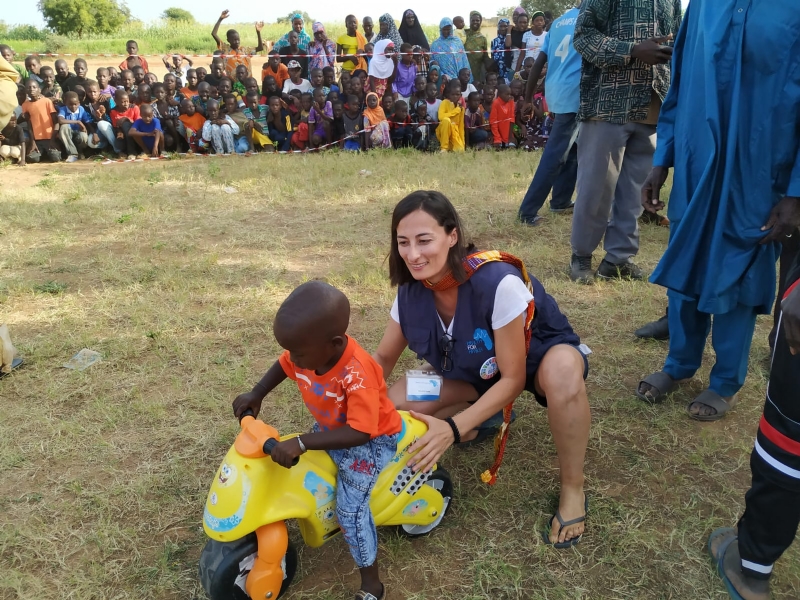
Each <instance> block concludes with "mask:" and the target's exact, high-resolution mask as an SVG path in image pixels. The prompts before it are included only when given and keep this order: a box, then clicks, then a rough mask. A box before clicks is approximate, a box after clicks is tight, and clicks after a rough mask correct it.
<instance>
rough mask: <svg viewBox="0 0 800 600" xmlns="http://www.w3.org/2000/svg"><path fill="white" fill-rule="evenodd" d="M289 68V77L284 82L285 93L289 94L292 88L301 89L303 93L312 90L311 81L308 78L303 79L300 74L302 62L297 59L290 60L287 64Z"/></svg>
mask: <svg viewBox="0 0 800 600" xmlns="http://www.w3.org/2000/svg"><path fill="white" fill-rule="evenodd" d="M287 69H288V70H289V79H287V80H286V81H284V82H283V93H284V94H288V93H289V92H291V91H292V90H300V91H301V92H302V93H306V92H310V91H311V90H312V87H311V82H310V81H309V80H308V79H303V78H302V77H301V76H300V73H301V72H302V69H301V68H300V63H299V62H297V61H296V60H290V61H289V64H288V65H287Z"/></svg>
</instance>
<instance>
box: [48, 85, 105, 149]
mask: <svg viewBox="0 0 800 600" xmlns="http://www.w3.org/2000/svg"><path fill="white" fill-rule="evenodd" d="M58 124H59V125H60V126H61V127H59V130H58V135H59V138H60V139H61V143H62V144H64V148H65V149H66V151H67V162H68V163H73V162H75V161H76V160H78V158H79V155H80V158H83V151H84V150H85V149H86V147H87V146H89V147H91V148H97V147H98V146H99V145H100V137H99V136H98V135H97V130H96V128H95V125H94V120H93V119H92V115H90V114H89V113H88V112H86V110H85V109H84V108H83V107H82V106H81V104H80V100H79V99H78V94H77V93H75V92H67V93H65V94H64V105H63V106H62V107H61V108H59V109H58Z"/></svg>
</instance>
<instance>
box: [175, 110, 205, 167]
mask: <svg viewBox="0 0 800 600" xmlns="http://www.w3.org/2000/svg"><path fill="white" fill-rule="evenodd" d="M179 119H180V121H181V123H183V128H184V135H185V136H186V143H187V144H189V153H190V154H191V153H193V152H197V151H198V150H200V149H201V147H202V142H203V125H204V124H205V122H206V118H205V117H204V116H203V115H201V114H200V113H199V112H197V109H196V108H195V106H194V102H192V101H191V100H190V99H189V98H184V99H183V100H181V116H180V117H179Z"/></svg>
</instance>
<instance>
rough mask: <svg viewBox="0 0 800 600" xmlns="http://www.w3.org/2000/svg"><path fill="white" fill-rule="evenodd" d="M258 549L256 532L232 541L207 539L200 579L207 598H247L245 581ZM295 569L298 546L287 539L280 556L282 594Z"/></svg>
mask: <svg viewBox="0 0 800 600" xmlns="http://www.w3.org/2000/svg"><path fill="white" fill-rule="evenodd" d="M257 552H258V542H257V540H256V535H255V534H254V533H251V534H250V535H247V536H245V537H243V538H241V539H239V540H236V541H235V542H218V541H216V540H208V543H207V544H206V545H205V548H203V552H202V553H201V554H200V582H201V583H202V584H203V589H204V590H205V591H206V594H208V597H209V598H210V600H247V599H248V598H249V596H248V595H247V593H246V592H245V591H244V582H245V580H246V579H247V575H248V573H250V569H251V568H252V566H253V559H255V557H256V553H257ZM295 571H297V550H296V549H295V547H294V546H293V545H292V543H291V542H289V547H288V548H287V549H286V555H285V556H284V557H283V584H282V585H281V591H280V593H279V594H278V598H280V597H281V596H283V594H284V592H285V591H286V589H287V588H288V587H289V585H290V584H291V583H292V579H293V578H294V574H295Z"/></svg>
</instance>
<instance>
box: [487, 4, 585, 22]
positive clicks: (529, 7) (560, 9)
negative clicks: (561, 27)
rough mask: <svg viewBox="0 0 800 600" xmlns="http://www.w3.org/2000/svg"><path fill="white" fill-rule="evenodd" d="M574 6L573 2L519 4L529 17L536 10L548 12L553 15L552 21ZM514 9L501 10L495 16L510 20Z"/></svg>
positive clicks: (509, 7) (513, 7)
mask: <svg viewBox="0 0 800 600" xmlns="http://www.w3.org/2000/svg"><path fill="white" fill-rule="evenodd" d="M575 4H576V2H575V0H522V2H520V6H522V8H524V9H525V12H527V13H528V14H529V15H530V14H533V12H534V11H537V10H541V11H543V12H547V11H550V12H551V13H553V18H554V19H555V18H558V17H560V16H561V15H563V14H564V13H565V12H567V11H568V10H569V9H570V8H572V7H573V6H575ZM515 8H516V6H508V7H506V8H501V9H499V10H498V11H497V16H498V17H505V18H506V19H510V18H511V15H512V13H513V12H514V9H515Z"/></svg>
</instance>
